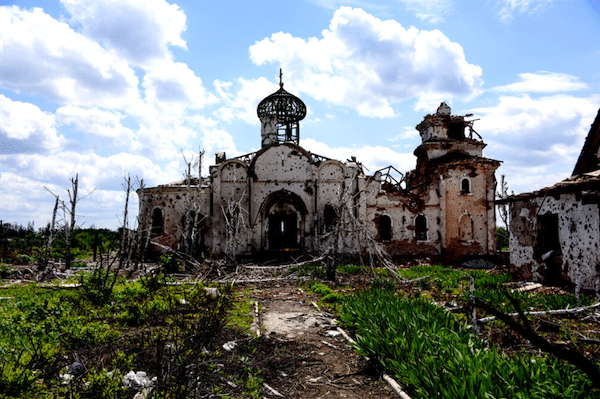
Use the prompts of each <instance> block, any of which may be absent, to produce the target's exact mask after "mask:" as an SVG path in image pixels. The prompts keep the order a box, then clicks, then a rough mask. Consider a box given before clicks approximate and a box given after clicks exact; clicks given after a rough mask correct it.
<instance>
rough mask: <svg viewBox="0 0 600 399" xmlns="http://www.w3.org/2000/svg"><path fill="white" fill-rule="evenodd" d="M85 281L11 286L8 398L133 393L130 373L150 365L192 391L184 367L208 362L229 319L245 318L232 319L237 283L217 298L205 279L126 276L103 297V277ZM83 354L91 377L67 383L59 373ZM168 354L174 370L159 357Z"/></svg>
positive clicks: (4, 306)
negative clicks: (126, 377)
mask: <svg viewBox="0 0 600 399" xmlns="http://www.w3.org/2000/svg"><path fill="white" fill-rule="evenodd" d="M80 281H81V282H82V283H83V284H84V286H82V287H79V288H78V289H75V290H73V289H62V288H60V287H58V286H53V287H51V288H45V287H41V286H38V285H37V284H29V285H20V286H14V287H11V288H10V289H6V290H3V293H2V295H3V296H12V298H11V299H9V300H2V301H0V314H1V315H2V317H0V394H3V395H6V396H2V395H0V396H1V397H3V398H4V397H7V398H11V397H66V396H68V394H69V395H70V394H74V395H75V396H80V397H82V398H84V397H98V398H102V397H106V398H109V397H110V398H120V397H127V396H126V392H125V391H124V390H123V389H122V374H123V373H126V372H128V371H129V370H131V369H135V368H138V369H139V368H142V369H146V368H147V367H151V368H153V369H154V370H155V371H156V370H158V371H156V372H157V373H159V375H160V376H161V377H162V380H161V381H162V383H163V385H162V388H163V389H171V388H173V387H174V386H178V388H177V389H178V390H180V391H181V392H182V395H184V394H185V389H186V388H185V382H184V380H181V378H183V377H182V376H185V375H186V374H185V372H182V370H187V369H186V367H189V365H190V364H195V363H198V362H200V361H203V360H204V359H203V358H202V357H203V356H205V354H204V352H203V348H206V347H207V346H208V345H209V344H210V343H211V340H212V339H213V337H214V336H215V334H216V333H217V332H218V331H220V330H221V329H222V328H224V327H225V325H226V322H227V320H228V319H231V320H240V319H241V316H240V315H237V316H236V313H235V312H234V313H233V314H232V315H233V317H231V318H229V317H228V315H230V313H229V312H230V310H231V309H232V287H231V286H230V285H221V286H218V289H219V291H220V294H221V295H219V296H218V297H217V299H211V298H209V297H208V296H207V295H206V290H205V289H204V287H205V286H204V285H202V284H196V285H187V286H184V285H167V284H166V279H158V280H157V281H150V280H138V281H134V282H129V281H125V280H122V279H118V280H117V282H116V284H115V286H114V287H113V289H112V290H110V292H109V294H108V295H107V296H106V297H104V298H103V299H104V300H102V301H99V300H97V298H96V297H94V296H90V291H92V292H93V288H90V285H92V286H93V285H94V284H96V282H95V281H94V280H91V279H90V278H89V275H88V277H83V278H81V279H80ZM86 284H87V285H88V286H87V287H86V286H85V285H86ZM215 286H216V285H215ZM244 306H247V305H237V307H236V309H237V312H239V313H240V314H241V313H243V312H245V311H246V310H247V308H246V307H244ZM238 323H239V324H240V325H241V322H238ZM163 354H164V355H163ZM79 356H81V357H82V358H83V359H86V373H85V375H84V376H82V378H80V379H78V380H77V382H72V383H70V384H68V385H64V384H62V385H61V378H60V377H59V374H64V373H66V370H67V368H68V366H69V365H70V364H71V363H72V362H73V361H74V360H75V358H77V357H79ZM94 356H99V357H97V358H95V357H94ZM161 359H162V360H161ZM168 359H170V360H169V362H170V363H169V368H161V366H159V365H158V363H157V362H160V361H165V360H168ZM161 373H162V374H161ZM182 381H183V382H182ZM74 384H75V385H74ZM124 395H125V396H124ZM75 396H74V397H75Z"/></svg>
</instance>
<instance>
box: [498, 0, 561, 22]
mask: <svg viewBox="0 0 600 399" xmlns="http://www.w3.org/2000/svg"><path fill="white" fill-rule="evenodd" d="M553 2H554V0H498V1H497V2H496V6H495V7H496V9H497V10H498V16H499V17H500V20H501V21H505V22H508V21H511V20H512V19H514V17H515V14H534V13H536V12H539V11H542V10H544V9H546V8H547V7H549V6H550V5H552V3H553Z"/></svg>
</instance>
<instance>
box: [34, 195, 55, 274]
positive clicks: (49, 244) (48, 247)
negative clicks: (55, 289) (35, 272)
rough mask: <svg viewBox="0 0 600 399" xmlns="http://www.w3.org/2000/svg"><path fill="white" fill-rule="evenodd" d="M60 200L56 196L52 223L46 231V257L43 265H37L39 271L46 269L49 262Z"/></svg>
mask: <svg viewBox="0 0 600 399" xmlns="http://www.w3.org/2000/svg"><path fill="white" fill-rule="evenodd" d="M59 202H60V199H59V198H58V195H57V196H56V201H55V202H54V210H53V211H52V223H51V224H50V229H49V231H48V241H47V242H46V256H44V263H43V264H39V265H38V268H39V269H40V270H44V269H46V268H47V267H48V261H49V260H50V251H51V249H52V241H53V240H54V234H55V233H56V212H57V211H58V204H59Z"/></svg>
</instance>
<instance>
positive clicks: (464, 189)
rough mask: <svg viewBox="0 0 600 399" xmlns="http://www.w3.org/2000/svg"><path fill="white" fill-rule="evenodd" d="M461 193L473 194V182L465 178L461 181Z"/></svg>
mask: <svg viewBox="0 0 600 399" xmlns="http://www.w3.org/2000/svg"><path fill="white" fill-rule="evenodd" d="M460 192H461V193H463V194H471V182H470V181H469V179H467V178H465V179H462V180H461V181H460Z"/></svg>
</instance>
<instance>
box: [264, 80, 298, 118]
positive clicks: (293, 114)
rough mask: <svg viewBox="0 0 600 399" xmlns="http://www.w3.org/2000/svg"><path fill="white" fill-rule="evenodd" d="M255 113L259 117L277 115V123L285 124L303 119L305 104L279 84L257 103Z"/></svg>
mask: <svg viewBox="0 0 600 399" xmlns="http://www.w3.org/2000/svg"><path fill="white" fill-rule="evenodd" d="M256 113H257V114H258V117H259V118H261V119H262V118H263V117H264V116H277V123H279V124H287V123H290V122H291V123H293V122H298V121H301V120H302V119H304V117H305V116H306V105H305V104H304V102H302V100H300V99H299V98H298V97H296V96H295V95H293V94H290V93H288V92H287V91H285V90H284V89H283V84H281V87H280V89H279V90H277V91H276V92H275V93H273V94H271V95H270V96H267V97H265V98H264V99H263V100H262V101H261V102H260V103H259V104H258V108H257V109H256Z"/></svg>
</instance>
